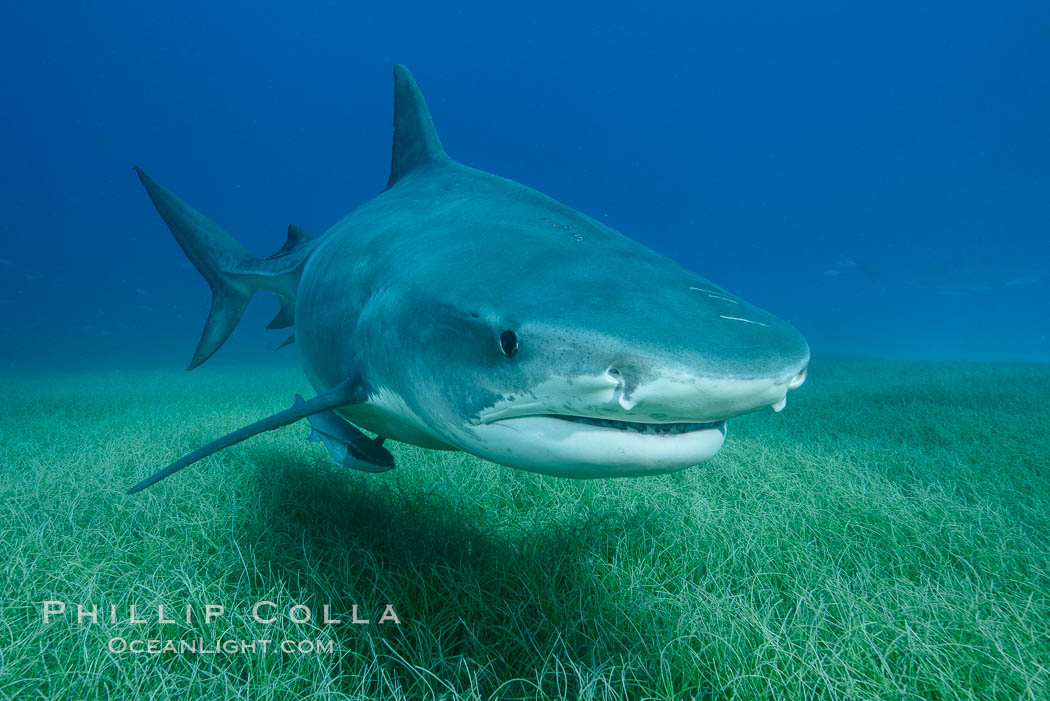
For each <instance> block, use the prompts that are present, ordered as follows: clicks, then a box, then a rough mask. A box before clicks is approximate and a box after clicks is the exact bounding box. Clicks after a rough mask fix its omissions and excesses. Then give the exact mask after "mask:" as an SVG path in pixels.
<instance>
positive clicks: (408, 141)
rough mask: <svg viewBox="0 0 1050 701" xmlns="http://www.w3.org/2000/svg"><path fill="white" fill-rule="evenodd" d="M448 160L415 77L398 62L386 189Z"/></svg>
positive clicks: (395, 68)
mask: <svg viewBox="0 0 1050 701" xmlns="http://www.w3.org/2000/svg"><path fill="white" fill-rule="evenodd" d="M449 160H451V159H449V157H448V154H446V153H445V149H444V148H442V146H441V140H440V139H438V135H437V131H436V130H435V129H434V120H432V119H431V118H430V110H428V109H427V103H426V100H424V99H423V93H422V92H420V90H419V86H418V85H416V80H415V78H413V77H412V74H411V73H409V71H408V69H407V68H405V67H404V66H402V65H401V64H398V65H396V66H394V147H393V153H392V154H391V158H390V180H388V181H387V184H386V187H387V189H388V190H389V189H390V188H391V187H393V186H394V185H395V184H396V183H397V181H398V180H400V179H401V178H403V177H404V176H405V175H407V174H408V173H410V172H412V171H413V170H416V169H417V168H422V167H424V166H427V165H430V164H433V163H442V162H447V161H449Z"/></svg>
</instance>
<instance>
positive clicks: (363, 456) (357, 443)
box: [309, 411, 395, 472]
mask: <svg viewBox="0 0 1050 701" xmlns="http://www.w3.org/2000/svg"><path fill="white" fill-rule="evenodd" d="M309 421H310V426H311V428H313V431H312V432H311V433H310V436H309V440H321V441H322V442H324V445H325V447H326V448H328V454H329V455H330V456H331V457H332V461H333V462H335V464H336V465H340V466H342V467H349V468H352V469H354V470H361V471H362V472H386V471H387V470H393V469H394V467H395V466H394V456H393V455H391V454H390V451H389V450H387V449H386V448H384V447H383V437H382V436H380V437H378V438H375V439H372V438H369V437H368V436H366V435H365V434H364V433H362V432H361V431H359V430H357V428H355V427H354V426H353V424H351V423H350V422H348V421H347V420H346V419H344V418H342V417H341V416H339V415H338V414H336V413H335V412H334V411H326V412H323V413H320V414H314V415H313V416H311V417H310V418H309ZM315 437H316V438H315Z"/></svg>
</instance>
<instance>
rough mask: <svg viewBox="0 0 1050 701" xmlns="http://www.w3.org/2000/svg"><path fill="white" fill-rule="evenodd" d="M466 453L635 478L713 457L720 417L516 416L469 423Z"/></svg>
mask: <svg viewBox="0 0 1050 701" xmlns="http://www.w3.org/2000/svg"><path fill="white" fill-rule="evenodd" d="M473 434H474V438H475V441H476V443H475V445H474V446H472V447H470V448H467V449H468V450H469V451H470V452H472V453H474V454H476V455H479V456H481V457H483V458H486V459H487V460H491V461H493V462H496V463H499V464H501V465H508V466H510V467H514V468H518V469H522V470H528V471H530V472H540V473H544V474H549V475H555V476H559V477H574V478H584V479H588V478H602V477H638V476H643V475H653V474H661V473H665V472H676V471H678V470H682V469H685V468H687V467H691V466H693V465H696V464H697V463H701V462H703V461H705V460H708V459H710V458H711V457H713V456H714V455H715V454H716V453H717V452H718V451H719V449H720V448H721V447H722V443H723V442H724V441H725V436H726V424H725V421H708V422H703V423H684V422H679V423H655V422H653V423H649V422H638V421H621V420H618V419H599V418H592V417H587V416H572V415H558V414H536V415H530V416H515V417H512V418H506V419H501V420H499V421H494V422H492V423H489V424H483V425H479V426H475V427H474V431H473Z"/></svg>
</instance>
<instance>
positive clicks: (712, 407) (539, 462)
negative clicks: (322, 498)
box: [132, 66, 809, 491]
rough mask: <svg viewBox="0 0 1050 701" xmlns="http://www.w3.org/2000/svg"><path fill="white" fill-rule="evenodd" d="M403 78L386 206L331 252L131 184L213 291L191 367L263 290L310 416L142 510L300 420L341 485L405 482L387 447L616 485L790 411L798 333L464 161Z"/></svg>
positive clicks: (346, 226) (338, 234) (378, 205)
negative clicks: (272, 298)
mask: <svg viewBox="0 0 1050 701" xmlns="http://www.w3.org/2000/svg"><path fill="white" fill-rule="evenodd" d="M394 76H395V105H394V145H393V157H392V163H391V173H390V179H389V181H388V183H387V188H386V189H385V190H384V191H383V192H382V193H380V194H379V195H378V196H376V197H375V198H373V199H372V200H370V201H369V202H367V203H365V204H364V205H362V206H361V207H359V208H358V209H356V210H354V211H353V212H351V213H350V214H349V215H347V216H346V217H344V218H343V219H342V220H341V221H340V222H338V223H337V224H336V225H335V226H333V227H332V228H331V229H330V230H329V231H328V232H326V233H325V234H324V235H323V236H322V237H320V238H319V239H313V238H310V237H309V236H308V235H307V234H305V232H303V231H302V230H300V229H298V228H296V227H290V228H289V235H288V241H287V242H286V243H285V245H284V246H283V247H282V248H281V249H280V250H279V251H278V252H277V253H276V254H274V255H273V256H270V257H269V258H267V259H257V258H254V257H252V256H251V255H250V254H249V253H248V252H247V251H246V250H245V249H244V248H243V246H241V245H240V244H239V243H238V242H237V241H236V240H235V239H233V238H232V237H231V236H230V235H229V234H227V233H226V232H224V231H223V230H222V229H221V228H219V227H218V226H217V225H216V224H214V223H213V222H211V221H210V220H208V219H207V218H206V217H204V216H203V215H202V214H200V213H199V212H197V211H196V210H194V209H192V208H191V207H190V206H189V205H187V204H185V203H184V202H182V201H181V200H179V199H178V198H177V197H175V196H174V195H173V194H171V193H170V192H169V191H167V190H166V189H164V188H163V187H162V186H160V185H159V184H158V183H157V182H156V181H154V180H153V179H152V178H150V177H149V176H148V175H146V174H145V173H144V172H142V171H137V172H138V173H139V177H140V179H141V181H142V183H143V185H144V186H145V187H146V190H147V193H148V194H149V195H150V197H151V199H152V200H153V202H154V204H155V205H156V207H157V209H158V212H159V213H160V214H161V216H162V218H163V219H164V220H165V222H166V223H167V224H168V226H169V228H170V229H171V230H172V232H173V233H174V234H175V237H176V239H177V240H178V242H179V243H180V245H181V246H182V248H183V250H184V251H185V252H186V254H187V256H188V257H189V259H190V261H191V262H193V264H194V265H195V266H196V267H197V268H198V270H200V271H201V273H202V274H203V275H204V277H205V279H206V280H208V282H209V284H210V285H211V287H212V291H213V302H212V308H211V313H210V315H209V318H208V322H207V324H206V326H205V330H204V333H203V335H202V337H201V341H200V344H199V346H198V348H197V351H196V353H195V354H194V358H193V361H192V363H191V365H190V367H191V368H193V367H196V366H197V365H199V364H200V363H202V362H204V360H206V359H207V358H208V357H210V356H211V355H212V354H213V353H214V352H215V351H216V350H218V348H219V346H221V345H222V343H223V342H224V341H225V340H226V338H227V337H228V336H229V334H230V333H231V332H232V330H233V328H234V326H235V325H236V323H237V321H238V320H239V319H240V316H241V314H242V313H243V311H244V308H245V307H246V306H247V303H248V300H249V299H250V297H251V295H252V293H254V292H255V291H256V290H266V291H270V292H273V293H274V294H275V295H277V297H278V299H279V300H280V301H281V311H280V313H279V314H278V315H277V317H276V318H275V319H274V321H273V322H271V325H270V327H271V328H281V327H287V326H291V325H293V324H294V341H295V343H296V345H297V346H298V348H299V352H300V357H301V361H302V365H303V369H304V371H305V373H306V375H307V377H308V378H309V380H310V383H311V384H312V385H313V387H314V388H315V390H316V391H317V392H318V396H316V397H314V398H313V399H311V400H302V399H301V398H297V400H296V403H295V404H294V405H293V406H292V408H290V409H288V410H286V411H284V412H280V413H279V414H276V415H274V416H271V417H267V418H266V419H263V420H261V421H259V422H257V423H256V424H252V425H251V426H247V427H244V428H242V429H240V430H238V431H235V432H233V433H231V434H229V435H228V436H224V437H222V438H220V439H218V440H216V441H215V442H213V443H212V444H209V445H208V446H205V447H203V448H201V449H200V450H198V451H194V453H191V454H190V455H188V456H186V457H184V458H183V459H181V460H180V461H177V462H176V463H173V464H172V465H169V466H168V467H167V468H165V469H164V470H161V471H160V472H158V473H156V474H155V475H153V476H152V477H150V478H149V479H147V480H144V481H143V482H142V483H140V484H139V485H136V487H135V488H133V490H132V491H138V490H139V489H142V488H145V487H147V486H149V485H150V484H153V483H154V482H156V481H158V480H159V479H162V478H164V477H166V476H168V475H170V474H171V473H173V472H175V471H177V470H179V469H182V468H183V467H185V466H186V465H189V464H191V463H192V462H195V461H196V460H199V459H200V458H202V457H204V456H206V455H209V454H211V453H213V452H215V451H216V450H219V449H221V448H224V447H226V446H228V445H232V444H233V443H235V442H238V441H240V440H243V439H245V438H247V437H250V436H251V435H255V434H256V433H259V432H261V431H265V430H270V429H272V428H277V427H278V426H283V425H286V424H288V423H291V422H293V421H297V420H300V419H302V418H309V419H310V420H311V423H312V424H313V425H314V428H315V432H314V435H315V436H317V437H318V438H320V439H322V440H324V442H325V444H326V445H327V446H328V447H329V449H330V451H331V452H332V456H333V458H335V459H336V460H337V461H338V462H339V463H340V464H344V465H347V466H349V467H356V468H358V469H364V470H367V471H371V472H375V471H380V470H383V469H391V468H392V467H393V458H392V456H391V455H390V453H389V452H387V451H386V449H385V448H383V447H382V442H383V439H384V438H390V439H393V440H396V441H401V442H406V443H412V444H415V445H419V446H423V447H426V448H434V449H445V450H463V451H467V452H470V453H473V454H475V455H478V456H481V457H483V458H486V459H489V460H491V461H493V462H497V463H500V464H504V465H508V466H511V467H516V468H520V469H526V470H531V471H536V472H543V473H548V474H553V475H559V476H566V477H610V476H636V475H645V474H653V473H660V472H668V471H673V470H679V469H683V468H686V467H689V466H691V465H695V464H697V463H699V462H701V461H703V460H706V459H708V458H710V457H711V456H713V455H714V454H715V453H716V452H717V451H718V450H719V448H720V447H721V446H722V443H723V440H724V438H725V433H726V428H725V422H726V420H727V419H729V418H732V417H733V416H737V415H740V414H743V413H746V412H750V411H754V410H756V409H759V408H763V407H767V406H771V407H773V408H774V409H775V410H777V411H779V410H780V409H781V408H783V406H784V403H785V398H786V394H787V392H788V391H789V390H791V389H794V388H796V387H798V386H799V385H801V384H802V382H803V381H804V379H805V376H806V368H807V365H808V362H809V348H808V346H807V344H806V341H805V339H804V338H803V337H802V336H801V335H800V334H799V333H798V332H797V331H796V330H794V329H793V328H792V327H791V326H789V325H788V324H786V323H785V322H783V321H781V320H780V319H778V318H776V317H774V316H773V315H771V314H769V313H768V312H765V311H763V310H761V309H759V308H757V307H755V306H753V305H751V304H749V303H747V302H745V301H744V300H742V299H740V298H738V297H736V296H735V295H733V294H731V293H729V292H727V291H726V290H724V289H723V288H721V287H719V286H717V285H715V284H714V283H712V282H710V281H709V280H707V279H705V278H703V277H700V276H699V275H697V274H696V273H693V272H691V271H689V270H687V269H686V268H684V267H682V266H681V265H679V264H678V263H675V262H674V261H671V260H670V259H668V258H665V257H663V256H661V255H659V254H657V253H655V252H654V251H652V250H650V249H648V248H646V247H645V246H642V245H641V244H639V243H636V242H635V241H632V240H631V239H629V238H627V237H625V236H623V235H622V234H620V233H618V232H616V231H614V230H612V229H610V228H609V227H607V226H605V225H603V224H601V223H599V222H597V221H595V220H593V219H590V218H589V217H587V216H585V215H583V214H581V213H579V212H577V211H576V210H574V209H572V208H570V207H567V206H565V205H563V204H561V203H559V202H557V201H555V200H553V199H551V198H549V197H547V196H546V195H543V194H541V193H539V192H537V191H535V190H532V189H530V188H528V187H525V186H523V185H520V184H518V183H515V182H512V181H510V180H506V179H504V178H500V177H498V176H495V175H491V174H489V173H485V172H482V171H479V170H475V169H473V168H469V167H467V166H464V165H462V164H460V163H457V162H456V161H454V160H452V159H451V158H450V157H449V156H448V155H447V154H446V153H445V151H444V149H443V148H442V146H441V143H440V141H439V139H438V136H437V133H436V131H435V129H434V126H433V122H432V120H431V117H430V114H429V112H428V110H427V107H426V104H425V102H424V100H423V97H422V95H421V93H420V91H419V88H418V86H417V85H416V83H415V81H414V79H413V78H412V76H411V74H410V73H409V72H408V71H407V69H405V68H404V67H402V66H397V67H396V68H395V71H394ZM290 340H291V339H290ZM355 426H357V427H360V428H363V429H366V430H368V431H371V432H373V433H375V434H377V437H376V438H369V437H368V436H366V435H365V434H364V433H363V432H361V431H359V430H358V429H357V428H355Z"/></svg>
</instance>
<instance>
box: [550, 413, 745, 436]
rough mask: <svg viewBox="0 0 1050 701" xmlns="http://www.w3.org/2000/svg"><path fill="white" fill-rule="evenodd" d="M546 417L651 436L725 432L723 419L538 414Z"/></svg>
mask: <svg viewBox="0 0 1050 701" xmlns="http://www.w3.org/2000/svg"><path fill="white" fill-rule="evenodd" d="M538 416H543V417H544V418H548V419H559V420H561V421H571V422H574V423H580V424H587V425H589V426H597V427H600V428H608V429H613V430H615V431H631V432H633V433H641V434H645V435H651V436H672V435H677V434H680V433H693V432H694V431H707V430H710V429H718V430H720V431H721V432H722V433H723V434H725V425H726V422H725V421H707V422H703V423H685V422H678V423H647V422H642V421H621V420H618V419H597V418H593V417H590V416H573V415H567V414H539V415H538Z"/></svg>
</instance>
